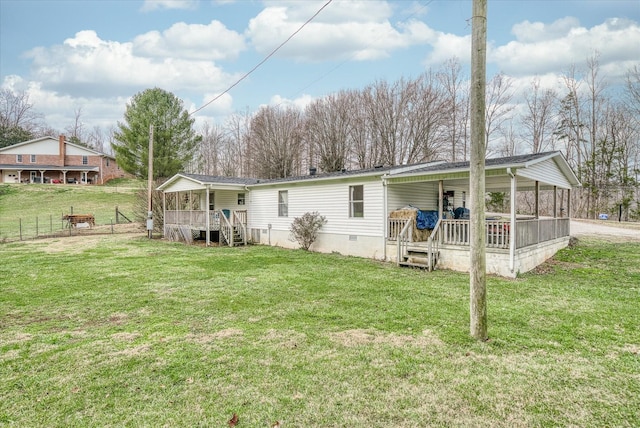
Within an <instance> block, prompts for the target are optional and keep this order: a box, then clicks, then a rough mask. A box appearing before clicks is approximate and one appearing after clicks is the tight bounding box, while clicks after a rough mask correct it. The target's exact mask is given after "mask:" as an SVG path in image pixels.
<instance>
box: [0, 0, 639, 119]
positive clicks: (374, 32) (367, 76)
mask: <svg viewBox="0 0 640 428" xmlns="http://www.w3.org/2000/svg"><path fill="white" fill-rule="evenodd" d="M327 1H328V0H320V1H312V0H305V1H301V0H295V1H276V0H269V1H258V0H237V1H233V0H219V1H211V0H185V1H181V0H157V1H150V0H149V1H142V0H141V1H134V0H126V1H125V0H116V1H110V0H104V1H101V0H92V1H91V0H89V1H54V0H44V1H42V0H0V86H1V87H2V88H6V89H10V90H14V91H21V90H25V91H27V92H28V94H29V100H30V102H31V103H33V104H34V108H35V109H36V110H37V111H38V112H40V113H42V114H43V115H44V118H45V120H46V122H47V123H48V124H49V125H50V126H52V127H54V128H55V129H58V130H60V131H61V130H63V129H64V128H65V127H67V126H69V125H71V124H72V123H73V120H74V116H75V112H76V111H77V110H81V120H82V122H83V124H84V126H85V128H88V129H90V128H93V127H94V126H99V127H102V128H103V129H107V128H108V127H109V126H114V125H116V123H117V121H119V120H122V118H123V113H124V110H125V107H126V103H127V101H128V100H129V99H130V97H131V96H132V95H134V94H135V93H137V92H140V91H142V90H144V89H147V88H152V87H160V88H163V89H165V90H168V91H170V92H172V93H174V94H175V95H176V96H178V97H179V98H181V99H182V100H183V101H184V104H185V107H186V108H187V109H189V110H191V111H193V110H195V109H197V108H199V107H201V106H202V105H203V104H205V103H206V102H208V101H209V100H211V99H212V98H213V97H214V96H216V95H218V94H220V93H221V92H222V91H224V90H225V89H227V88H228V87H229V86H230V85H231V84H233V83H234V82H235V81H236V80H237V79H238V78H240V77H241V76H242V75H243V74H244V73H246V72H247V71H249V70H250V69H251V68H253V67H254V66H255V65H256V64H258V63H259V62H260V61H261V60H262V59H263V58H264V57H265V56H266V55H267V54H269V53H270V52H271V50H272V49H274V48H275V47H276V46H278V45H279V44H280V43H281V42H283V41H284V40H285V39H286V38H287V37H289V35H291V34H292V33H293V32H294V31H295V30H297V29H298V28H299V27H300V25H301V24H302V23H303V22H305V21H306V20H307V19H308V18H310V17H311V16H312V15H313V14H314V13H315V12H316V11H317V10H318V9H320V8H321V7H322V6H323V5H324V4H325V3H327ZM488 8H489V13H488V29H489V30H488V42H489V50H488V60H487V61H488V64H487V65H488V75H489V76H491V75H493V74H495V73H497V72H498V71H502V72H504V73H506V74H507V75H508V76H510V77H511V78H512V79H513V84H514V89H516V90H525V88H526V87H527V85H529V84H530V82H531V80H532V79H533V78H534V77H536V76H537V77H539V78H540V79H541V82H542V84H543V86H554V87H558V85H559V84H560V76H561V74H562V73H563V72H566V71H567V70H568V69H569V68H570V67H571V65H572V64H575V65H576V66H578V67H580V66H583V65H584V63H585V61H586V58H587V57H589V56H591V55H593V54H594V52H595V51H598V52H599V55H600V65H601V70H602V75H603V76H604V77H605V79H606V80H607V82H609V83H610V84H612V85H615V84H617V83H620V82H621V81H622V79H623V77H624V73H625V72H626V71H627V70H628V69H630V68H631V67H633V66H640V1H638V0H619V1H618V0H606V1H589V0H583V1H570V0H569V1H567V0H564V1H555V0H546V1H545V0H539V1H527V0H489V6H488ZM470 16H471V1H470V0H467V1H456V0H450V1H445V0H434V1H429V0H421V1H411V0H407V1H374V0H365V1H356V0H348V1H345V0H333V1H332V2H331V3H330V4H329V5H328V6H326V7H325V8H324V9H323V10H322V12H320V14H319V15H318V16H317V17H316V18H315V19H314V20H313V21H312V23H310V24H309V25H307V26H306V27H305V28H304V29H303V30H302V31H300V32H299V33H298V34H297V35H296V36H295V37H294V38H293V39H292V40H291V41H290V42H289V43H288V44H287V45H286V46H285V47H283V48H282V49H281V50H280V51H278V52H277V53H276V54H275V55H274V56H273V57H272V58H270V59H269V60H268V61H267V62H266V63H265V64H264V65H263V66H261V67H260V68H258V69H257V70H256V71H255V72H254V73H252V74H251V75H250V76H249V77H248V78H247V79H245V80H244V81H242V82H241V83H240V84H238V85H237V86H236V87H235V88H233V89H232V90H231V91H230V92H229V93H228V94H226V95H224V96H222V97H221V98H220V99H219V100H217V101H216V102H214V103H212V104H211V105H209V106H208V107H206V108H204V109H202V110H201V111H199V112H198V113H196V115H195V117H196V118H197V121H198V124H202V123H203V122H204V121H208V122H213V123H221V122H222V121H224V119H225V118H226V117H228V115H230V114H232V113H234V112H237V111H243V110H246V109H249V111H255V110H257V109H258V108H259V107H260V106H261V105H265V104H282V103H290V104H293V105H297V106H300V107H304V106H305V105H306V104H307V103H309V102H310V101H311V100H313V99H315V98H318V97H322V96H324V95H327V94H329V93H332V92H336V91H339V90H341V89H350V88H361V87H363V86H365V85H367V84H369V83H373V82H374V81H376V80H387V81H389V82H393V81H396V80H398V79H400V78H402V77H414V76H417V75H418V74H420V73H422V72H424V71H425V70H427V69H429V68H431V69H433V70H437V69H438V68H439V67H441V66H442V64H443V62H444V61H446V60H448V59H450V58H452V57H454V56H455V57H457V58H459V59H460V62H461V64H462V66H463V71H464V72H465V73H468V70H469V55H470V53H469V52H470V38H469V36H470V33H471V24H470V20H469V18H470Z"/></svg>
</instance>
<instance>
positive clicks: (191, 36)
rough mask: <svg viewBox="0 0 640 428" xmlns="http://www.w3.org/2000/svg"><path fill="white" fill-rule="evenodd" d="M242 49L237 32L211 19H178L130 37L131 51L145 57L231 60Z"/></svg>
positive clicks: (242, 45)
mask: <svg viewBox="0 0 640 428" xmlns="http://www.w3.org/2000/svg"><path fill="white" fill-rule="evenodd" d="M245 49H246V47H245V43H244V38H243V36H242V35H241V34H238V33H237V32H235V31H232V30H229V29H227V28H226V27H225V26H224V24H222V23H221V22H219V21H215V20H213V21H211V23H210V24H208V25H202V24H186V23H184V22H179V23H176V24H173V25H172V26H171V27H170V28H169V29H168V30H165V31H163V32H162V33H161V32H159V31H149V32H148V33H145V34H141V35H139V36H137V37H136V38H135V39H133V53H134V54H135V55H140V56H146V57H161V58H164V57H173V58H185V59H198V60H210V61H214V60H221V59H227V60H228V59H231V60H233V59H236V58H237V57H238V55H239V53H240V52H241V51H243V50H245Z"/></svg>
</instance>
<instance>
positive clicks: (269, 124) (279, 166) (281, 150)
mask: <svg viewBox="0 0 640 428" xmlns="http://www.w3.org/2000/svg"><path fill="white" fill-rule="evenodd" d="M302 127H303V122H302V115H301V113H300V111H299V110H297V109H295V108H292V107H285V108H281V107H273V106H267V107H262V108H261V109H260V111H258V113H256V115H255V116H254V117H253V119H252V120H251V140H250V153H251V160H252V168H253V170H254V171H255V172H256V175H257V176H258V177H260V178H285V177H290V176H293V175H297V174H300V164H299V159H300V153H301V149H302V132H301V131H302Z"/></svg>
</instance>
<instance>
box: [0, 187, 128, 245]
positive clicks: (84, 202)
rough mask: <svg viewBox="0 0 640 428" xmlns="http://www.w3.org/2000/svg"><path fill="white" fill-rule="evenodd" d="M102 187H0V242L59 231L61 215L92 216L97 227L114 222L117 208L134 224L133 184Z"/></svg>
mask: <svg viewBox="0 0 640 428" xmlns="http://www.w3.org/2000/svg"><path fill="white" fill-rule="evenodd" d="M112 181H113V183H111V182H109V184H108V185H105V186H82V185H67V184H28V185H25V184H0V240H2V238H15V237H17V236H19V234H20V223H22V228H23V235H25V236H27V237H30V238H31V237H35V235H36V218H37V224H38V230H39V232H41V233H47V232H49V231H50V230H51V229H52V230H54V231H55V230H58V229H60V228H62V215H63V214H70V213H71V210H73V213H75V214H93V215H94V216H95V220H96V224H98V225H105V224H110V223H111V221H112V220H113V221H114V222H115V208H116V206H118V207H119V209H120V211H121V212H123V213H124V214H125V215H126V216H127V217H129V218H130V219H131V220H133V206H134V200H135V197H134V193H135V190H136V189H137V188H138V187H137V186H138V184H137V182H135V181H133V180H124V181H123V180H121V179H118V180H112Z"/></svg>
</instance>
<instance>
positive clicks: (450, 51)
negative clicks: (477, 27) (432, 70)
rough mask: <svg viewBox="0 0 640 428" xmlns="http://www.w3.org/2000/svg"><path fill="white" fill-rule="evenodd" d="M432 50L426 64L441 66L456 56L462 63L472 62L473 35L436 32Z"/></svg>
mask: <svg viewBox="0 0 640 428" xmlns="http://www.w3.org/2000/svg"><path fill="white" fill-rule="evenodd" d="M431 46H432V49H433V50H432V51H431V52H430V53H429V55H427V58H426V60H425V65H426V66H434V67H437V66H440V65H442V64H444V63H445V62H446V61H447V60H449V59H451V58H453V57H456V58H458V59H459V60H460V62H461V63H463V64H465V63H468V62H470V59H471V36H457V35H455V34H449V33H435V34H434V36H433V38H432V40H431Z"/></svg>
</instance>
